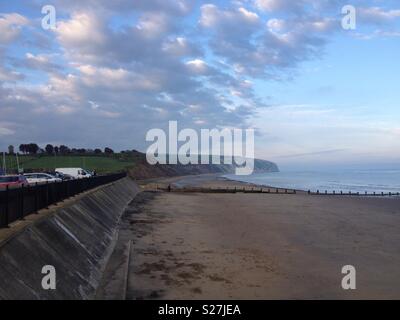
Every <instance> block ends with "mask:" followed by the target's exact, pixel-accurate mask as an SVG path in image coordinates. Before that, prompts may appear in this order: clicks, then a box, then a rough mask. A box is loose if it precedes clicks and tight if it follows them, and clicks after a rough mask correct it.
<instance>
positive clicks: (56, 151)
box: [54, 146, 60, 154]
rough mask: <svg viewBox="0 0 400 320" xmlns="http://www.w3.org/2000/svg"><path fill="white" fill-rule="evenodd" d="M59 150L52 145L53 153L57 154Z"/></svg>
mask: <svg viewBox="0 0 400 320" xmlns="http://www.w3.org/2000/svg"><path fill="white" fill-rule="evenodd" d="M59 151H60V149H59V148H58V147H57V146H55V147H54V153H55V154H58V152H59Z"/></svg>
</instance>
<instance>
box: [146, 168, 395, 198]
mask: <svg viewBox="0 0 400 320" xmlns="http://www.w3.org/2000/svg"><path fill="white" fill-rule="evenodd" d="M225 175H226V174H225V173H212V174H200V175H186V176H176V177H162V178H153V179H147V180H141V181H139V184H141V185H147V184H151V185H160V186H162V187H164V188H166V187H168V185H171V186H172V187H174V186H175V187H178V188H187V187H200V188H212V187H220V188H223V187H227V188H234V187H237V188H243V187H244V188H246V187H249V188H267V189H270V190H271V192H270V193H276V190H278V193H279V194H281V193H285V190H287V191H288V192H289V193H290V192H291V191H293V192H294V193H296V194H310V195H316V196H333V197H339V196H343V197H365V198H368V197H371V198H386V197H393V198H395V197H400V193H398V192H388V193H384V194H382V193H378V192H371V193H367V194H365V193H362V192H351V193H350V192H342V193H341V192H335V191H328V192H327V193H325V190H324V191H320V192H314V191H311V192H310V193H309V190H303V189H296V188H284V187H276V186H272V185H268V184H260V183H254V182H247V181H241V180H236V179H233V178H230V177H226V176H225Z"/></svg>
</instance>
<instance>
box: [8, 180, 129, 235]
mask: <svg viewBox="0 0 400 320" xmlns="http://www.w3.org/2000/svg"><path fill="white" fill-rule="evenodd" d="M125 176H126V173H116V174H109V175H104V176H95V177H91V178H84V179H75V180H67V181H62V182H53V183H36V184H34V185H32V184H30V185H24V186H21V187H17V188H9V187H8V186H7V187H6V188H3V189H0V228H5V227H7V226H8V225H9V224H10V223H11V222H14V221H16V220H21V219H23V218H24V217H26V216H27V215H29V214H32V213H37V212H38V211H39V210H40V209H43V208H47V207H48V206H49V205H51V204H55V203H57V202H60V201H62V200H64V199H67V198H69V197H71V196H74V195H76V194H79V193H81V192H84V191H86V190H90V189H93V188H96V187H98V186H101V185H104V184H107V183H111V182H114V181H117V180H119V179H122V178H124V177H125Z"/></svg>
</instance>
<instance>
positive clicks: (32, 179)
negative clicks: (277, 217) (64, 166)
mask: <svg viewBox="0 0 400 320" xmlns="http://www.w3.org/2000/svg"><path fill="white" fill-rule="evenodd" d="M24 176H25V177H26V179H27V180H28V183H41V182H61V181H62V180H61V179H60V178H56V177H54V176H52V175H51V174H48V173H25V174H24Z"/></svg>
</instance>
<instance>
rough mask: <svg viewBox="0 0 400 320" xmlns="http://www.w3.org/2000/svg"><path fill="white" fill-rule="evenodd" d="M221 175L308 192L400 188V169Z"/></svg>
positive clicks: (389, 190)
mask: <svg viewBox="0 0 400 320" xmlns="http://www.w3.org/2000/svg"><path fill="white" fill-rule="evenodd" d="M224 177H226V178H228V179H232V180H238V181H244V182H250V183H255V184H259V185H264V186H271V187H277V188H287V189H296V190H305V191H307V190H310V191H312V192H316V191H317V190H319V191H320V192H325V190H326V191H328V192H333V191H336V192H340V191H343V192H360V193H364V192H366V191H367V192H368V193H373V192H377V193H381V192H385V193H389V192H393V193H397V192H400V170H388V169H382V170H379V169H378V170H376V169H374V170H365V169H364V170H355V169H348V170H346V169H342V170H330V171H281V172H269V173H254V174H252V175H248V176H238V175H234V174H227V175H224Z"/></svg>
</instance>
